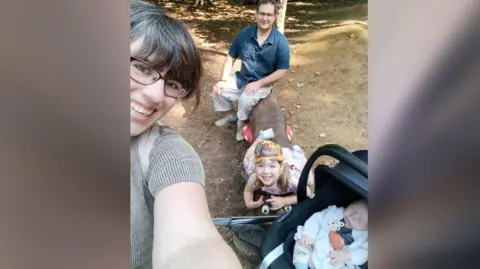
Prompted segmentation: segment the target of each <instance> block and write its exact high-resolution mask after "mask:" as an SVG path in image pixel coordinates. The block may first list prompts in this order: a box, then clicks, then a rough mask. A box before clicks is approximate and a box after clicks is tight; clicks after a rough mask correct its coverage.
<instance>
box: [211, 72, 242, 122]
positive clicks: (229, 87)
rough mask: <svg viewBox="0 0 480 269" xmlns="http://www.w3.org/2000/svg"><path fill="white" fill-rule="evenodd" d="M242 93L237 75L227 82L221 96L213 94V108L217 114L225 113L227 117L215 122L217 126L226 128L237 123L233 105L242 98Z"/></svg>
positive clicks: (229, 78) (230, 77)
mask: <svg viewBox="0 0 480 269" xmlns="http://www.w3.org/2000/svg"><path fill="white" fill-rule="evenodd" d="M241 94H242V91H241V90H239V89H238V88H237V82H236V77H235V75H231V76H229V77H228V78H227V81H226V82H225V87H224V88H223V89H222V91H221V92H220V95H217V94H216V93H212V98H213V107H214V109H215V111H217V112H224V113H225V114H226V115H225V117H223V118H221V119H219V120H217V121H216V122H215V125H216V126H219V127H221V126H225V125H227V124H228V123H234V122H235V121H237V116H236V114H235V113H234V111H233V105H232V103H233V102H235V101H237V100H238V98H240V96H241Z"/></svg>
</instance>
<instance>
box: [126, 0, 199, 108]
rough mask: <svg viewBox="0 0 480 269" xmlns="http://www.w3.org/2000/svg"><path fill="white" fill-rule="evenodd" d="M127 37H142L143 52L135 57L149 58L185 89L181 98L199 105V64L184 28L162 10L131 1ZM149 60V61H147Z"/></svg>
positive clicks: (179, 22) (134, 39) (135, 38)
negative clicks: (193, 96) (194, 98)
mask: <svg viewBox="0 0 480 269" xmlns="http://www.w3.org/2000/svg"><path fill="white" fill-rule="evenodd" d="M130 38H131V42H134V41H136V40H138V39H140V38H143V42H142V49H141V50H140V52H139V53H138V54H137V55H135V57H138V58H143V59H146V58H147V57H151V58H152V60H151V61H149V63H152V65H153V67H154V68H156V69H159V70H161V69H167V70H168V72H167V74H166V77H167V78H169V79H172V80H176V81H178V82H180V83H182V85H183V86H184V87H185V89H186V90H187V95H186V96H185V97H184V99H188V98H190V97H191V96H192V95H195V96H196V106H198V105H199V103H200V79H201V77H202V72H203V69H202V63H201V59H200V53H199V51H198V50H197V48H196V46H195V42H194V41H193V38H192V36H191V35H190V33H189V32H188V30H187V26H186V25H185V24H184V23H183V22H181V21H179V20H177V19H175V18H172V17H170V16H168V15H167V14H166V13H165V12H164V11H163V9H162V8H161V7H159V6H156V5H154V4H152V3H147V2H143V1H132V3H131V6H130ZM149 60H150V59H149Z"/></svg>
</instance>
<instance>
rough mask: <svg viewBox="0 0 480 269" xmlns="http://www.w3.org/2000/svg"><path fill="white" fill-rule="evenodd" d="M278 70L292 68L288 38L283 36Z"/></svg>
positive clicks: (279, 46)
mask: <svg viewBox="0 0 480 269" xmlns="http://www.w3.org/2000/svg"><path fill="white" fill-rule="evenodd" d="M276 68H277V70H279V69H288V68H290V48H289V47H288V40H287V38H285V36H283V35H282V38H281V39H280V41H279V43H278V49H277V61H276Z"/></svg>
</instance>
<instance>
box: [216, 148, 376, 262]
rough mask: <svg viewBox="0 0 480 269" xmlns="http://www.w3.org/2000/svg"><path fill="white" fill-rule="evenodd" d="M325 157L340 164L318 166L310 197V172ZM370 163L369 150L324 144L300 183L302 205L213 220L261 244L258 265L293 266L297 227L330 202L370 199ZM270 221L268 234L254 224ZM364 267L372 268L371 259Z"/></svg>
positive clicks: (258, 244) (240, 235) (250, 240)
mask: <svg viewBox="0 0 480 269" xmlns="http://www.w3.org/2000/svg"><path fill="white" fill-rule="evenodd" d="M321 156H330V157H333V158H335V159H337V160H338V163H337V164H336V165H335V166H334V167H333V168H331V167H328V166H326V165H318V166H317V167H316V168H315V170H314V175H315V193H314V196H313V197H307V195H306V187H307V178H308V172H309V171H310V169H311V168H312V166H313V164H314V163H315V161H316V160H317V159H318V158H319V157H321ZM367 166H368V151H367V150H359V151H355V152H353V153H350V152H349V151H347V150H346V149H345V148H343V147H341V146H339V145H334V144H329V145H324V146H322V147H320V148H318V149H317V150H316V151H315V152H314V153H313V154H312V156H310V158H309V159H308V161H307V163H306V165H305V168H304V170H303V171H302V174H301V177H300V181H299V184H298V194H297V195H298V204H297V205H296V206H295V207H294V208H293V209H292V210H291V211H289V212H287V213H285V214H283V215H281V216H278V217H238V218H227V219H223V218H219V219H214V220H213V221H214V222H215V224H216V225H217V226H224V227H230V228H231V230H232V231H233V232H234V233H235V235H236V237H237V238H240V239H241V240H244V241H247V242H248V243H250V244H251V245H254V246H258V247H260V257H261V260H262V261H261V263H260V265H259V266H258V267H257V268H260V269H293V268H294V266H293V264H292V258H293V246H294V243H295V240H294V235H295V233H296V228H297V226H298V225H303V224H304V223H305V221H306V220H307V219H308V218H309V217H310V216H311V215H312V214H314V213H316V212H319V211H321V210H323V209H325V208H327V207H328V206H329V205H337V206H341V207H346V206H347V205H349V204H350V203H352V202H353V201H356V200H359V199H361V198H367V196H368V185H367V184H368V172H367ZM267 222H271V225H270V226H269V228H268V229H267V230H266V231H265V232H264V234H261V235H260V236H258V231H261V230H259V229H258V228H257V229H255V228H252V227H253V226H257V227H258V225H256V224H263V223H267ZM252 231H253V232H252ZM249 234H252V235H254V234H256V235H257V236H256V239H250V238H249V236H248V235H249ZM237 240H238V239H237ZM255 240H256V242H255ZM360 268H361V269H366V268H368V262H367V263H366V264H364V265H362V266H360Z"/></svg>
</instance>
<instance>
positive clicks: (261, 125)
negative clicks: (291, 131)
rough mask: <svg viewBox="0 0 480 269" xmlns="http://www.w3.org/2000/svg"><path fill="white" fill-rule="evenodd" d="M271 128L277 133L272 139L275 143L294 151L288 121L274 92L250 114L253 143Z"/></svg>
mask: <svg viewBox="0 0 480 269" xmlns="http://www.w3.org/2000/svg"><path fill="white" fill-rule="evenodd" d="M269 128H272V129H273V132H274V133H275V137H274V138H273V139H272V140H273V141H274V142H276V143H277V144H279V145H281V146H282V147H284V148H289V149H292V143H291V141H290V139H289V138H288V135H287V121H286V120H285V116H284V115H283V112H282V110H281V108H280V106H279V105H278V102H277V98H276V96H275V93H274V92H273V91H272V92H271V93H270V94H269V95H268V96H267V97H265V98H263V99H262V100H260V102H258V103H257V104H256V105H255V106H254V107H253V109H252V112H251V113H250V129H251V132H252V137H253V141H255V140H256V139H257V137H258V135H259V134H260V131H262V130H267V129H269Z"/></svg>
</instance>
